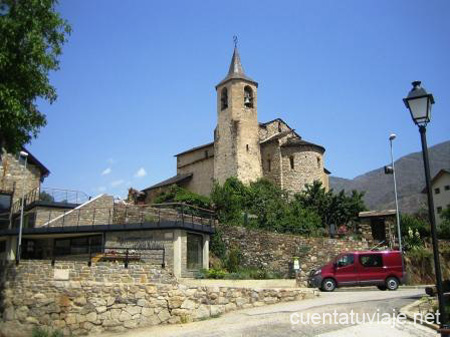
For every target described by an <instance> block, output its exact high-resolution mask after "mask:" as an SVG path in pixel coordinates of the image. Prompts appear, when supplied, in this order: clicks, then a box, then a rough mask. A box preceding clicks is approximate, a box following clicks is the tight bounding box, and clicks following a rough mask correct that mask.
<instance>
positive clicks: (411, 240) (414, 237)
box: [404, 228, 423, 250]
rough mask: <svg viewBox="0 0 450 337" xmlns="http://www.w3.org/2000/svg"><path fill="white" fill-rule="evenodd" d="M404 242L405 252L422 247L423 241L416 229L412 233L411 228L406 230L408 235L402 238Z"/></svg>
mask: <svg viewBox="0 0 450 337" xmlns="http://www.w3.org/2000/svg"><path fill="white" fill-rule="evenodd" d="M404 240H405V249H406V250H417V249H420V248H422V247H423V240H422V239H421V237H420V233H419V230H418V229H416V231H413V230H412V229H411V228H408V235H406V236H404Z"/></svg>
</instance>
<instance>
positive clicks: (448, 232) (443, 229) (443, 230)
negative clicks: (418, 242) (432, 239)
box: [438, 207, 450, 240]
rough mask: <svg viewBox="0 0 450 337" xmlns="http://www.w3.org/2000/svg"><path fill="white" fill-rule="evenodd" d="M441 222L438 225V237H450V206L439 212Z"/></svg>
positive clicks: (447, 238)
mask: <svg viewBox="0 0 450 337" xmlns="http://www.w3.org/2000/svg"><path fill="white" fill-rule="evenodd" d="M440 216H441V219H442V222H441V224H440V226H439V231H438V236H439V239H446V240H449V239H450V207H447V208H446V209H444V210H443V211H442V213H441V214H440Z"/></svg>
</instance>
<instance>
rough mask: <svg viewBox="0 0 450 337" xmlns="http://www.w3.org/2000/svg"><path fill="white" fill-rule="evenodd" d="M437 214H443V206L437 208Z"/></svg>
mask: <svg viewBox="0 0 450 337" xmlns="http://www.w3.org/2000/svg"><path fill="white" fill-rule="evenodd" d="M437 212H438V213H439V214H441V213H442V207H441V206H439V207H438V208H437Z"/></svg>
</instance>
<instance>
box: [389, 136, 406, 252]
mask: <svg viewBox="0 0 450 337" xmlns="http://www.w3.org/2000/svg"><path fill="white" fill-rule="evenodd" d="M396 137H397V135H396V134H395V133H391V134H390V136H389V143H390V144H391V162H392V175H393V177H394V195H395V212H396V215H397V231H398V247H399V250H400V251H401V252H403V248H402V231H401V229H400V213H399V211H398V195H397V179H396V178H395V163H394V147H393V145H392V141H393V140H394V139H395V138H396Z"/></svg>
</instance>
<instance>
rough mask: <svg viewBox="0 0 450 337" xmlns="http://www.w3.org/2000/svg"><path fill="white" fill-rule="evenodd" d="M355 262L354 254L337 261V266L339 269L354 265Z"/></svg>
mask: <svg viewBox="0 0 450 337" xmlns="http://www.w3.org/2000/svg"><path fill="white" fill-rule="evenodd" d="M354 262H355V257H354V255H353V254H347V255H344V256H341V257H340V258H339V260H337V262H336V263H337V266H338V267H345V266H349V265H352V264H353V263H354Z"/></svg>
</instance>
